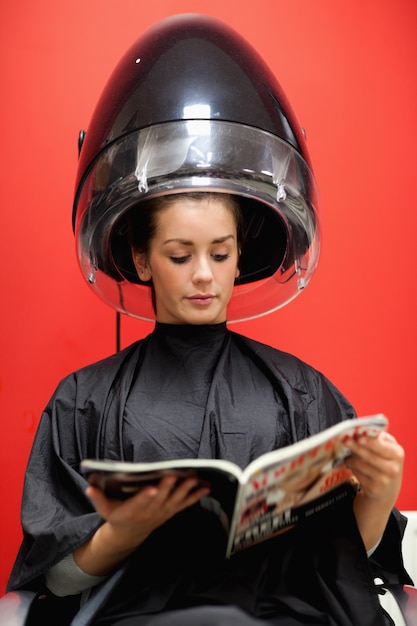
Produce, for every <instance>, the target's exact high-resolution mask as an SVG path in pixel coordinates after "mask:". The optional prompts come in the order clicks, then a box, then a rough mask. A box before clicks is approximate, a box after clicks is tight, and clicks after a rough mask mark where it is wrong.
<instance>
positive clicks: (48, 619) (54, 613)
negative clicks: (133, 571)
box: [0, 579, 417, 626]
mask: <svg viewBox="0 0 417 626" xmlns="http://www.w3.org/2000/svg"><path fill="white" fill-rule="evenodd" d="M375 584H376V586H377V589H378V594H379V598H380V602H381V605H382V607H383V608H384V610H385V611H386V613H387V614H388V615H389V617H390V619H391V620H392V624H394V625H395V626H417V587H412V586H410V585H404V586H403V585H395V586H388V585H384V583H383V582H382V581H380V580H379V579H376V580H375ZM74 599H75V598H74ZM74 599H70V600H69V602H70V603H72V606H70V605H69V606H67V607H66V609H65V608H64V607H63V606H62V602H63V600H62V599H59V601H58V602H59V609H58V608H57V607H54V606H51V602H52V604H53V603H54V600H53V599H52V600H51V599H50V598H48V596H47V594H45V595H43V594H41V595H40V594H38V593H35V592H33V591H10V592H8V593H6V595H4V596H3V597H2V598H0V624H1V626H72V625H73V626H87V625H88V624H89V614H88V612H85V611H83V610H81V611H79V612H77V608H74ZM48 603H49V607H48V609H47V605H48ZM87 604H88V603H87ZM86 606H87V605H85V607H86ZM45 609H46V610H45ZM74 612H75V617H74ZM358 626H360V625H359V624H358Z"/></svg>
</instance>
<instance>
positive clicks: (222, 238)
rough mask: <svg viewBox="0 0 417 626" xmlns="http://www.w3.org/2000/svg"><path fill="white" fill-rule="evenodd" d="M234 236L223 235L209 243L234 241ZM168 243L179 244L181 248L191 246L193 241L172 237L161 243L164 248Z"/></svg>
mask: <svg viewBox="0 0 417 626" xmlns="http://www.w3.org/2000/svg"><path fill="white" fill-rule="evenodd" d="M234 238H235V237H234V235H225V236H224V237H218V238H216V239H213V241H211V242H210V243H212V244H213V243H224V242H225V241H227V240H228V239H234ZM169 243H180V244H182V245H183V246H192V245H193V244H194V242H193V241H191V240H188V239H182V238H181V237H173V238H172V239H166V240H165V241H163V242H162V245H163V246H165V245H167V244H169Z"/></svg>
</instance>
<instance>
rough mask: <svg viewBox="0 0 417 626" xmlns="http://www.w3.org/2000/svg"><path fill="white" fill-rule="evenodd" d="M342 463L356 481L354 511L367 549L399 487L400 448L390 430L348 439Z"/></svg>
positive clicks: (379, 533) (375, 540) (378, 536)
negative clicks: (348, 452)
mask: <svg viewBox="0 0 417 626" xmlns="http://www.w3.org/2000/svg"><path fill="white" fill-rule="evenodd" d="M346 446H347V447H348V448H349V449H350V450H351V452H352V456H350V457H349V458H348V459H347V460H346V465H347V466H348V467H349V468H350V469H351V470H352V472H353V473H354V475H355V476H356V478H357V479H358V481H359V483H360V490H359V492H358V494H357V496H356V498H355V502H354V511H355V516H356V521H357V524H358V528H359V531H360V533H361V536H362V539H363V542H364V544H365V547H366V549H367V550H370V549H371V548H373V547H375V545H377V543H378V542H379V541H380V539H381V537H382V535H383V533H384V530H385V527H386V524H387V521H388V518H389V516H390V513H391V510H392V507H393V506H394V505H395V502H396V500H397V497H398V494H399V492H400V488H401V481H402V475H403V468H404V456H405V455H404V449H403V448H402V446H401V445H400V444H399V443H398V442H397V440H396V439H395V437H393V436H392V435H391V434H390V433H387V432H383V433H380V434H379V435H378V436H377V437H368V436H365V435H362V436H360V437H359V438H358V439H349V440H348V441H347V442H346Z"/></svg>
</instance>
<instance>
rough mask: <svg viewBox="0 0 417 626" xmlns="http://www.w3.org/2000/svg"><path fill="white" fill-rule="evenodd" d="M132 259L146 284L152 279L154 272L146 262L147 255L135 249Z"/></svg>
mask: <svg viewBox="0 0 417 626" xmlns="http://www.w3.org/2000/svg"><path fill="white" fill-rule="evenodd" d="M132 258H133V264H134V266H135V269H136V272H137V274H138V276H139V278H140V280H143V282H145V283H146V282H147V281H148V280H150V279H151V277H152V272H151V270H150V267H149V265H148V263H147V261H146V254H145V253H144V252H140V251H139V250H135V249H133V250H132Z"/></svg>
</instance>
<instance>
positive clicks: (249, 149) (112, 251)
mask: <svg viewBox="0 0 417 626" xmlns="http://www.w3.org/2000/svg"><path fill="white" fill-rule="evenodd" d="M186 191H210V192H213V191H214V192H219V193H231V194H234V195H236V196H239V197H240V198H241V204H242V210H243V214H244V221H245V227H244V235H245V238H244V242H243V250H242V256H241V267H240V271H241V277H240V279H239V284H237V285H236V286H235V287H234V292H233V296H232V299H231V302H230V305H229V311H228V320H229V321H237V320H244V319H250V318H253V317H258V316H260V315H263V314H266V313H268V312H270V311H273V310H275V309H277V308H279V307H281V306H283V305H284V304H286V303H287V302H289V301H290V300H292V299H293V298H294V297H296V296H297V294H298V293H300V291H302V290H303V289H304V288H305V286H306V285H307V284H308V282H309V281H310V279H311V276H312V274H313V273H314V270H315V268H316V266H317V262H318V257H319V239H320V238H319V223H318V215H317V193H316V185H315V181H314V176H313V174H312V171H311V166H310V161H309V156H308V151H307V148H306V144H305V139H304V135H303V132H302V129H301V127H300V125H299V124H298V122H297V120H296V117H295V115H294V113H293V111H292V109H291V107H290V105H289V103H288V101H287V99H286V97H285V94H284V93H283V91H282V89H281V87H280V85H279V84H278V82H277V80H276V79H275V77H274V76H273V74H272V73H271V71H270V70H269V68H268V67H267V66H266V65H265V63H264V62H263V60H262V59H261V58H260V56H259V55H258V53H257V52H256V51H255V50H254V49H253V47H252V46H250V45H249V44H248V43H247V42H246V41H245V40H244V39H243V38H242V37H241V36H240V35H239V34H238V33H236V32H235V31H234V30H232V29H231V28H230V27H228V26H227V25H225V24H223V23H222V22H219V21H218V20H216V19H214V18H211V17H207V16H201V15H179V16H174V17H170V18H167V19H165V20H162V21H161V22H159V23H157V24H156V25H154V26H153V27H151V28H150V29H148V30H147V31H146V32H145V33H144V34H143V35H142V36H141V37H140V38H139V39H138V40H137V41H136V42H135V43H134V44H133V45H132V46H131V47H130V49H129V50H128V51H127V52H126V54H125V55H124V56H123V58H122V59H121V61H120V62H119V64H118V65H117V67H116V68H115V70H114V72H113V74H112V75H111V77H110V79H109V81H108V83H107V85H106V87H105V89H104V91H103V93H102V95H101V98H100V99H99V101H98V104H97V106H96V109H95V112H94V114H93V117H92V119H91V122H90V125H89V127H88V129H87V133H86V134H85V137H84V135H83V134H82V135H80V159H79V167H78V174H77V183H76V193H75V201H74V209H73V227H74V231H75V238H76V244H77V254H78V259H79V263H80V267H81V270H82V273H83V275H84V277H85V278H86V280H87V281H88V282H89V284H90V285H91V286H92V288H93V289H94V290H95V291H96V293H97V295H98V296H99V297H101V298H102V299H103V300H104V301H105V302H107V303H108V304H110V305H111V306H113V307H114V308H115V309H116V310H118V311H120V312H123V313H127V314H129V315H133V316H135V317H138V318H141V319H147V320H152V319H154V317H155V315H154V311H153V308H152V301H151V293H150V287H149V285H147V284H146V285H145V284H142V283H141V282H140V280H139V279H138V277H137V275H136V273H135V271H134V268H133V264H132V261H131V254H130V249H129V240H128V233H127V216H128V214H129V211H131V210H136V211H138V210H140V203H141V201H142V200H144V199H145V198H151V197H155V196H158V195H165V194H168V193H169V194H171V193H183V192H186Z"/></svg>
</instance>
